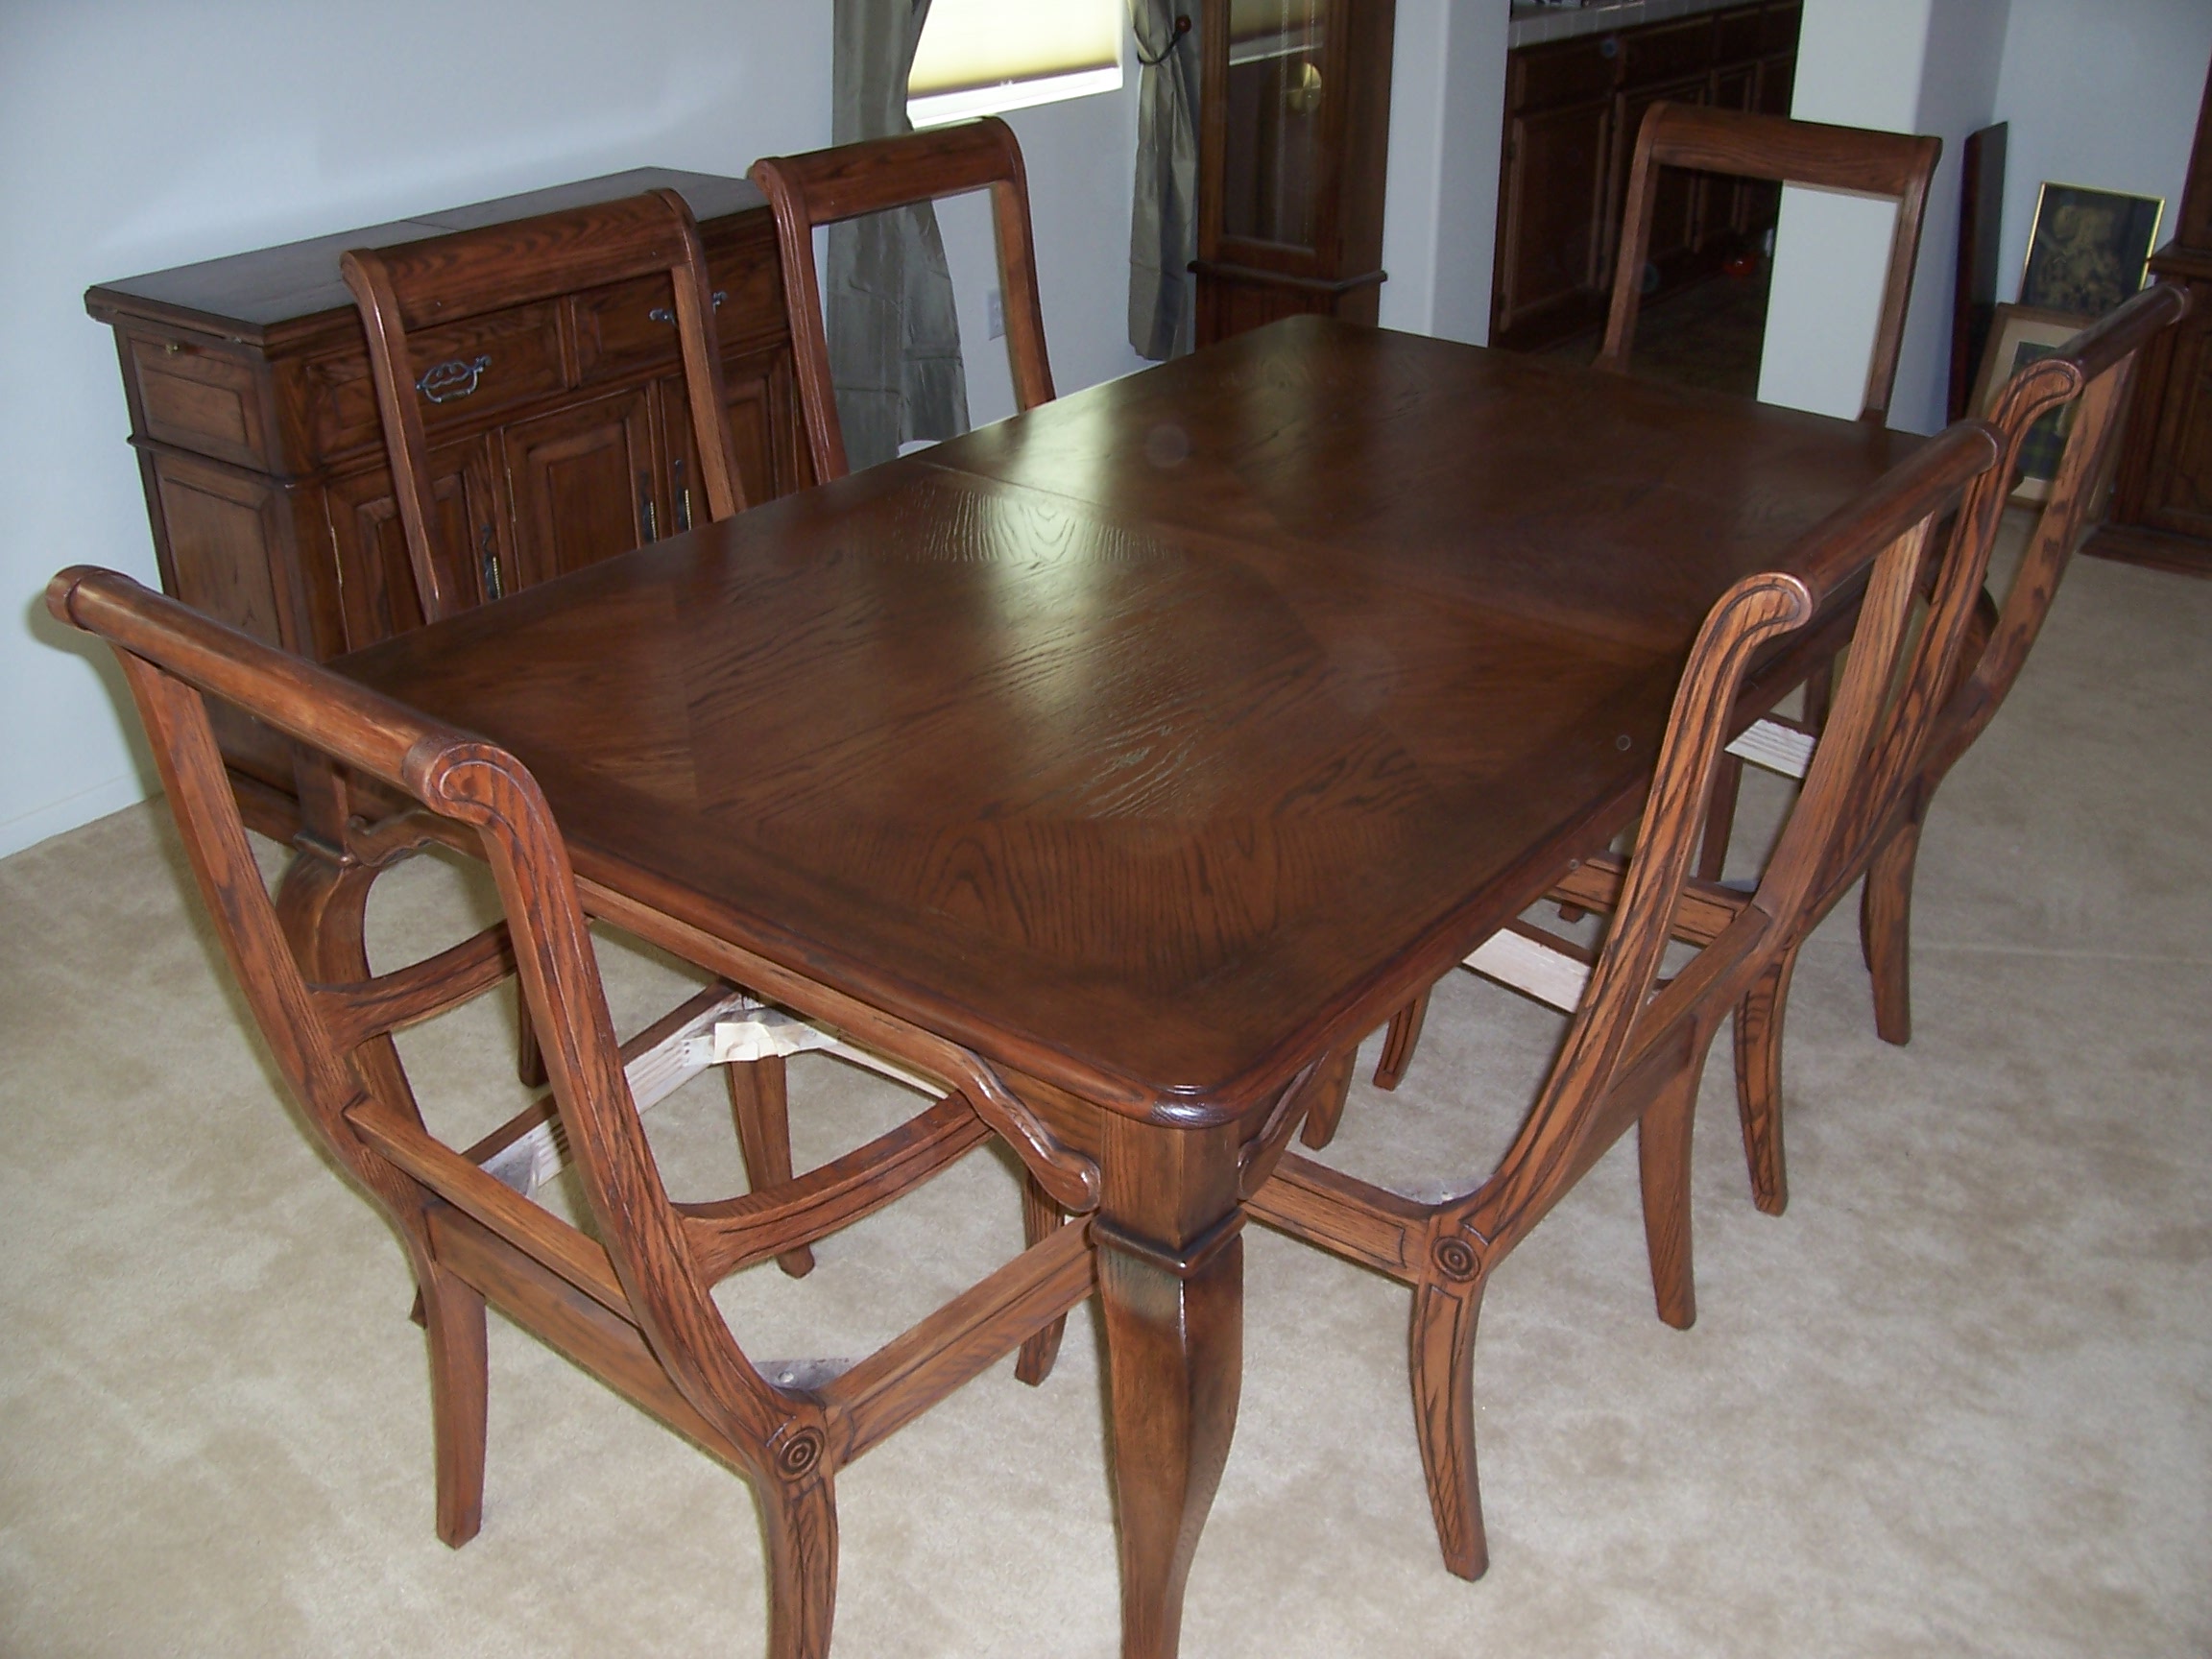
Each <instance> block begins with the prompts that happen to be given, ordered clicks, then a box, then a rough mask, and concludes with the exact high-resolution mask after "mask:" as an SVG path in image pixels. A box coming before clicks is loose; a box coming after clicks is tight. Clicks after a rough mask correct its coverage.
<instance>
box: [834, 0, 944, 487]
mask: <svg viewBox="0 0 2212 1659" xmlns="http://www.w3.org/2000/svg"><path fill="white" fill-rule="evenodd" d="M928 14H929V0H837V18H836V37H835V38H836V51H835V57H834V59H833V60H832V67H831V88H830V125H829V137H830V141H831V142H832V143H836V144H851V143H854V142H855V141H857V140H859V139H862V138H887V137H890V136H891V135H893V134H894V133H899V132H912V131H913V128H912V126H911V125H910V124H909V123H908V122H907V120H906V76H907V72H908V71H909V70H910V69H912V68H913V66H914V48H915V45H916V43H917V42H919V41H920V40H921V38H922V23H923V20H924V19H925V18H926V17H927V16H928ZM823 287H824V289H825V293H824V309H825V313H826V318H827V323H828V328H829V378H830V381H831V383H832V384H833V385H834V386H835V387H836V389H837V421H838V424H839V425H840V426H841V427H842V428H843V429H844V433H845V453H846V458H847V459H848V460H849V461H850V462H851V463H852V465H853V467H854V469H855V470H857V469H860V468H862V467H873V466H875V465H876V463H878V461H888V460H890V459H891V457H892V456H894V455H896V454H897V453H898V452H899V445H901V444H902V443H904V442H906V441H907V440H909V439H914V438H950V437H954V436H956V435H957V434H959V433H962V432H965V431H967V430H968V381H967V376H966V375H965V374H964V373H962V371H961V368H960V324H959V321H958V319H957V318H956V317H955V316H954V315H953V310H952V277H951V275H950V272H949V271H948V270H947V269H946V265H945V242H944V239H943V238H942V237H941V236H939V235H938V233H937V212H936V209H935V208H934V207H932V206H930V205H929V204H927V203H923V204H919V205H916V206H912V207H900V208H895V209H893V210H892V211H890V212H888V213H872V214H870V215H868V216H867V217H866V218H863V219H853V220H848V221H847V222H846V223H844V224H842V225H832V226H830V227H829V263H828V266H827V267H826V270H825V274H824V278H823Z"/></svg>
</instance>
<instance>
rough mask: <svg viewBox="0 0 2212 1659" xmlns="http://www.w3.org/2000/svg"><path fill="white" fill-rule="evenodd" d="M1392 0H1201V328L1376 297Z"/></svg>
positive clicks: (1208, 338) (1208, 331) (1363, 318)
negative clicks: (1202, 1) (1202, 3)
mask: <svg viewBox="0 0 2212 1659" xmlns="http://www.w3.org/2000/svg"><path fill="white" fill-rule="evenodd" d="M1396 12H1397V8H1396V4H1395V0H1204V9H1203V11H1202V12H1201V27H1200V30H1199V47H1200V51H1201V53H1202V55H1203V60H1202V62H1201V65H1200V71H1199V74H1200V81H1199V87H1200V90H1199V101H1198V257H1197V259H1196V260H1195V261H1193V262H1192V265H1191V269H1192V270H1193V271H1195V272H1196V273H1197V274H1198V295H1197V298H1198V314H1197V341H1198V344H1199V345H1201V346H1204V345H1208V344H1210V343H1211V342H1213V341H1215V340H1223V339H1226V338H1228V337H1229V336H1230V335H1232V334H1239V333H1242V332H1243V331H1244V330H1245V329H1247V328H1257V327H1258V326H1260V325H1262V323H1271V322H1273V321H1274V320H1275V319H1276V318H1278V317H1290V316H1297V315H1302V314H1312V315H1317V316H1323V317H1341V318H1344V319H1345V320H1346V321H1348V322H1353V323H1373V322H1374V321H1375V318H1376V312H1377V307H1378V306H1379V305H1380V304H1381V289H1382V284H1383V277H1384V273H1383V187H1384V182H1385V177H1386V166H1387V162H1388V159H1389V156H1388V152H1389V137H1390V55H1391V36H1392V33H1393V30H1394V27H1395V23H1396Z"/></svg>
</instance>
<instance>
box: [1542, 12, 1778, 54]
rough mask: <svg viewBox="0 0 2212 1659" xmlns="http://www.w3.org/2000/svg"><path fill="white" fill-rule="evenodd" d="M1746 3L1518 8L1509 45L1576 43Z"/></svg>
mask: <svg viewBox="0 0 2212 1659" xmlns="http://www.w3.org/2000/svg"><path fill="white" fill-rule="evenodd" d="M1742 4H1743V0H1609V3H1599V4H1596V5H1589V6H1526V5H1516V6H1515V7H1514V8H1513V21H1512V23H1511V24H1510V25H1509V32H1508V33H1507V35H1506V36H1505V44H1506V47H1507V48H1508V49H1511V48H1513V47H1516V46H1534V45H1537V44H1538V43H1539V42H1542V41H1546V40H1572V39H1573V38H1575V36H1578V35H1603V34H1608V33H1610V32H1611V31H1613V30H1615V29H1633V28H1635V27H1636V26H1637V25H1638V24H1640V23H1664V22H1665V21H1666V20H1667V19H1668V18H1670V17H1688V16H1691V15H1693V14H1694V13H1695V12H1719V11H1720V10H1721V9H1722V8H1724V7H1728V6H1741V5H1742Z"/></svg>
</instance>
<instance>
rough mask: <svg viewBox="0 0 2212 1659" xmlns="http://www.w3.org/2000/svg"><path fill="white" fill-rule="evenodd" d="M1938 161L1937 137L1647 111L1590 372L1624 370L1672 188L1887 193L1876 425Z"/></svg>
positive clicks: (1756, 117) (1874, 367) (1872, 369)
mask: <svg viewBox="0 0 2212 1659" xmlns="http://www.w3.org/2000/svg"><path fill="white" fill-rule="evenodd" d="M1942 154H1943V141H1942V140H1941V139H1940V138H1928V137H1914V136H1911V135H1910V134H1906V133H1900V132H1868V131H1866V130H1864V129H1863V128H1858V127H1831V126H1826V125H1823V124H1822V123H1819V122H1815V121H1792V120H1791V119H1789V118H1788V117H1787V116H1781V115H1762V114H1757V113H1752V112H1746V111H1743V110H1740V109H1726V108H1698V107H1697V106H1695V105H1690V104H1673V103H1664V102H1663V103H1657V104H1653V105H1652V106H1651V107H1650V108H1648V109H1647V110H1646V111H1645V115H1644V123H1643V125H1642V127H1640V128H1639V129H1638V130H1637V133H1636V149H1635V159H1634V161H1633V163H1632V164H1631V165H1630V167H1629V169H1628V189H1627V195H1626V197H1625V199H1624V203H1623V210H1622V219H1621V233H1620V236H1619V238H1618V240H1619V243H1620V247H1619V251H1618V252H1617V254H1616V256H1615V266H1614V272H1613V299H1612V302H1611V305H1610V307H1609V308H1608V310H1607V312H1606V316H1605V339H1604V343H1603V344H1602V345H1601V346H1599V349H1598V357H1597V363H1596V366H1597V367H1598V368H1599V369H1603V370H1606V371H1609V372H1611V373H1617V374H1624V373H1627V372H1628V353H1629V351H1630V349H1632V348H1633V347H1634V345H1635V341H1636V316H1637V312H1638V310H1639V309H1640V308H1641V306H1642V304H1643V301H1644V272H1645V268H1646V266H1647V263H1648V259H1649V253H1650V249H1651V247H1652V239H1653V236H1654V234H1655V232H1656V231H1657V229H1658V228H1659V227H1660V226H1661V225H1662V223H1663V222H1668V220H1669V214H1668V211H1667V210H1665V209H1664V207H1663V202H1664V198H1665V196H1666V194H1667V192H1668V191H1669V189H1670V188H1679V187H1681V186H1682V185H1685V184H1688V183H1690V182H1691V181H1692V176H1694V175H1698V174H1703V175H1705V176H1706V179H1705V181H1704V183H1703V184H1702V185H1701V188H1704V189H1707V190H1713V189H1717V188H1718V187H1719V184H1718V180H1721V179H1754V180H1767V181H1769V182H1772V183H1777V184H1810V185H1814V186H1815V187H1817V188H1819V189H1823V190H1850V191H1855V192H1857V193H1859V194H1861V195H1867V196H1886V197H1888V198H1889V199H1891V200H1892V201H1894V202H1895V203H1896V204H1897V216H1896V228H1895V229H1894V230H1893V231H1892V232H1891V235H1890V238H1889V262H1888V265H1887V268H1886V270H1885V272H1884V275H1883V279H1882V305H1881V309H1880V310H1879V312H1877V314H1876V316H1875V323H1874V346H1873V350H1872V352H1871V354H1870V356H1869V359H1868V362H1867V366H1866V399H1865V402H1864V404H1863V407H1862V408H1861V409H1860V411H1859V419H1860V420H1862V421H1880V420H1881V419H1882V417H1883V416H1884V415H1886V414H1887V413H1888V410H1889V393H1890V389H1891V388H1892V387H1893V386H1894V385H1895V384H1896V380H1897V351H1898V348H1899V346H1900V345H1901V344H1902V343H1903V341H1904V338H1905V307H1906V304H1907V302H1908V301H1911V298H1912V270H1913V265H1914V262H1915V261H1916V259H1917V258H1918V256H1919V252H1920V222H1921V220H1922V219H1923V218H1924V217H1925V216H1926V213H1927V210H1928V181H1929V180H1931V179H1933V178H1934V177H1935V176H1936V158H1937V157H1938V156H1941V155H1942Z"/></svg>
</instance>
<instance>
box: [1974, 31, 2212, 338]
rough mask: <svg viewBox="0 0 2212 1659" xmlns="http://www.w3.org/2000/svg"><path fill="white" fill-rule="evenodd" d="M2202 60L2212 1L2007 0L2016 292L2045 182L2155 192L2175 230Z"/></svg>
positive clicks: (2009, 244) (2006, 110) (2007, 264)
mask: <svg viewBox="0 0 2212 1659" xmlns="http://www.w3.org/2000/svg"><path fill="white" fill-rule="evenodd" d="M2207 63H2212V0H2012V24H2011V28H2010V29H2009V30H2008V32H2007V35H2006V37H2005V62H2004V70H2003V73H2002V75H2001V76H2000V78H1999V81H1998V88H1997V116H1996V118H1997V119H1998V120H2000V121H2005V122H2008V123H2009V124H2010V127H2011V131H2010V132H2009V134H2008V139H2007V146H2008V151H2009V154H2008V156H2007V158H2006V171H2005V232H2004V239H2003V243H2002V246H2003V250H2004V253H2003V259H2004V263H2003V265H2002V266H2001V267H2000V269H2001V271H2002V273H2003V275H2002V276H2000V278H1999V281H1998V286H1997V298H1998V299H2000V300H2011V299H2013V298H2014V297H2015V295H2016V294H2017V292H2018V290H2019V284H2020V271H2021V267H2022V266H2023V265H2025V264H2026V263H2027V259H2028V229H2029V226H2030V225H2031V223H2032V221H2033V219H2034V216H2035V192H2036V188H2037V186H2038V185H2040V184H2041V183H2042V182H2043V180H2055V181H2056V182H2058V183H2062V184H2090V185H2094V186H2096V187H2097V188H2099V189H2102V190H2122V191H2126V192H2127V193H2128V194H2129V195H2133V196H2162V197H2164V198H2165V199H2166V218H2165V222H2164V224H2163V225H2162V226H2161V227H2160V228H2159V239H2160V240H2161V241H2162V242H2163V241H2165V240H2167V239H2168V238H2170V237H2171V236H2172V235H2173V233H2174V216H2175V214H2176V211H2177V210H2178V209H2179V207H2180V205H2181V183H2182V180H2183V177H2184V176H2185V175H2186V174H2187V172H2188V170H2189V146H2190V143H2191V141H2192V140H2193V139H2194V137H2195V136H2196V132H2197V109H2198V105H2199V103H2200V100H2201V99H2202V98H2203V96H2204V75H2205V67H2206V65H2207Z"/></svg>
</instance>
